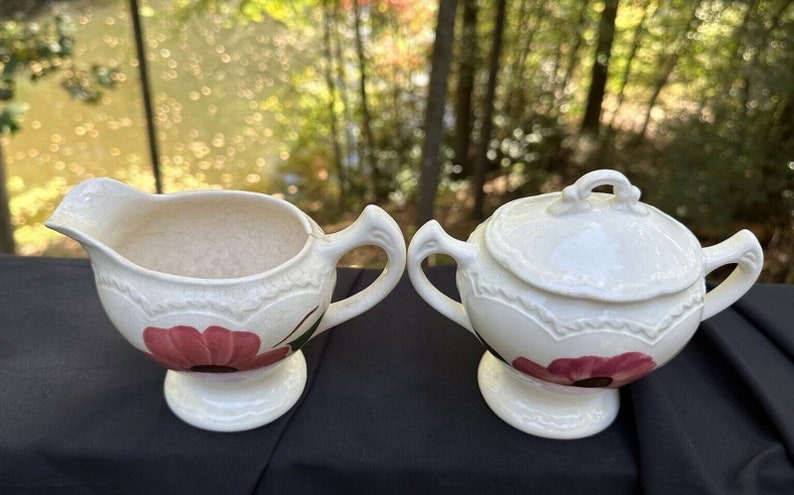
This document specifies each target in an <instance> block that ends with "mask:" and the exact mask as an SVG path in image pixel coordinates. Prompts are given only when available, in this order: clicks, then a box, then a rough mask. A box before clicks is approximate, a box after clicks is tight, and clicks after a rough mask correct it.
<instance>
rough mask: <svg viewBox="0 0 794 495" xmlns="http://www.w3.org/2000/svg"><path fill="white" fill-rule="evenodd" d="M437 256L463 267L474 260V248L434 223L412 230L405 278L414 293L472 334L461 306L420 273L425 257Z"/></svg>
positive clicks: (472, 331)
mask: <svg viewBox="0 0 794 495" xmlns="http://www.w3.org/2000/svg"><path fill="white" fill-rule="evenodd" d="M437 253H440V254H448V255H449V256H452V257H453V258H455V261H457V262H458V265H460V266H463V267H466V266H469V265H470V264H471V263H472V262H473V261H474V260H475V259H476V257H477V249H476V248H475V247H474V245H472V244H470V243H468V242H463V241H459V240H457V239H455V238H454V237H451V236H450V235H448V234H447V233H446V232H444V229H443V228H441V225H439V223H438V222H437V221H435V220H430V221H429V222H427V223H426V224H424V225H423V226H422V228H420V229H419V230H418V231H416V234H414V237H413V239H411V244H410V245H409V246H408V277H409V278H410V279H411V283H412V284H413V286H414V288H415V289H416V292H418V293H419V295H420V296H421V297H422V299H424V300H425V301H426V302H427V303H428V304H429V305H430V306H432V307H433V308H434V309H435V310H436V311H438V312H439V313H441V314H442V315H444V316H446V317H447V318H449V319H450V320H452V321H454V322H455V323H457V324H458V325H460V326H462V327H463V328H465V329H467V330H468V331H469V332H471V333H474V329H473V328H472V325H471V321H470V320H469V316H468V315H467V314H466V310H465V309H464V308H463V304H461V303H459V302H458V301H456V300H454V299H452V298H451V297H449V296H447V295H446V294H444V293H443V292H441V291H440V290H438V288H437V287H436V286H435V285H433V284H432V283H431V282H430V280H428V278H427V275H425V272H424V271H423V270H422V262H423V261H424V260H425V258H427V257H428V256H430V255H431V254H437ZM475 335H476V334H475Z"/></svg>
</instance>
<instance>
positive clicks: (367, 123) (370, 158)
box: [353, 0, 387, 203]
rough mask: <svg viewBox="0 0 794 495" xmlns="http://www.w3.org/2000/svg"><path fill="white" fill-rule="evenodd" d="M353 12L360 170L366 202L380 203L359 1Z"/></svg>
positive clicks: (382, 194) (383, 195)
mask: <svg viewBox="0 0 794 495" xmlns="http://www.w3.org/2000/svg"><path fill="white" fill-rule="evenodd" d="M353 12H354V21H355V35H356V54H357V55H358V71H359V81H358V91H359V96H360V98H361V127H362V130H363V132H364V146H363V149H362V150H361V151H362V153H361V158H362V165H363V167H362V169H363V170H364V172H365V174H366V175H368V176H369V184H368V188H369V192H368V194H367V196H369V197H368V198H367V200H368V201H374V202H376V203H380V202H381V201H382V200H383V199H384V198H385V195H386V194H387V192H384V191H383V190H382V187H381V178H380V176H379V175H380V174H379V172H380V170H379V169H378V167H377V164H376V163H375V138H374V137H373V135H372V116H371V114H370V111H369V99H368V97H367V59H366V55H365V54H364V41H363V40H362V37H361V5H360V4H359V0H353Z"/></svg>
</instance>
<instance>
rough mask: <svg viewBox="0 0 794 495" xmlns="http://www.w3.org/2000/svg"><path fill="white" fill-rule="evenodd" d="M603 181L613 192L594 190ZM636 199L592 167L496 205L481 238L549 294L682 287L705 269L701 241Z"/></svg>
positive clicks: (621, 294)
mask: <svg viewBox="0 0 794 495" xmlns="http://www.w3.org/2000/svg"><path fill="white" fill-rule="evenodd" d="M603 185H611V186H612V187H613V191H612V194H607V193H597V192H592V190H593V189H594V188H596V187H599V186H603ZM639 198H640V190H639V189H638V188H637V187H635V186H633V185H632V184H631V183H630V182H629V180H628V179H627V178H626V177H625V176H624V175H623V174H621V173H620V172H617V171H614V170H596V171H593V172H590V173H588V174H585V175H584V176H582V177H581V178H579V180H577V181H576V182H575V183H574V184H572V185H570V186H568V187H566V188H565V189H564V190H563V191H562V192H561V193H560V192H556V193H549V194H542V195H539V196H531V197H527V198H523V199H518V200H515V201H511V202H510V203H507V204H505V205H504V206H502V207H500V208H499V209H498V210H497V211H496V212H495V213H494V214H493V215H492V216H491V218H490V219H489V220H488V221H487V222H486V225H485V226H484V227H485V229H484V234H483V235H484V244H485V247H486V249H487V251H488V253H489V254H490V255H491V257H493V258H494V259H495V260H496V262H497V263H498V264H499V265H501V267H502V268H503V269H505V270H506V271H508V272H510V273H511V274H512V275H514V276H516V277H517V278H519V279H520V280H522V281H523V282H525V283H528V284H530V285H533V286H535V287H538V288H540V289H543V290H547V291H550V292H553V293H555V294H562V295H567V296H571V297H579V298H589V299H596V300H603V301H613V302H628V301H640V300H646V299H650V298H653V297H657V296H660V295H664V294H672V293H675V292H679V291H681V290H683V289H686V288H687V287H689V286H691V285H692V284H693V283H695V282H696V281H697V280H698V279H699V278H702V276H703V265H702V252H701V247H700V243H699V242H698V240H697V239H696V238H695V236H694V235H693V234H692V233H691V232H690V231H689V230H688V229H687V228H686V227H684V226H683V225H682V224H680V223H679V222H677V221H676V220H675V219H673V218H672V217H670V216H668V215H666V214H665V213H663V212H661V211H659V210H657V209H656V208H654V207H652V206H649V205H647V204H645V203H642V202H640V201H639Z"/></svg>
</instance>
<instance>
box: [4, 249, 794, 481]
mask: <svg viewBox="0 0 794 495" xmlns="http://www.w3.org/2000/svg"><path fill="white" fill-rule="evenodd" d="M376 275H377V272H375V271H370V270H356V269H341V270H340V271H339V278H338V284H337V289H336V294H335V297H336V298H340V297H343V296H345V295H347V294H350V293H352V292H355V291H357V290H360V289H361V288H363V287H364V286H366V285H367V284H369V283H370V282H371V281H372V280H373V279H374V277H375V276H376ZM428 275H429V278H430V279H431V280H432V281H433V282H434V283H435V284H437V285H438V286H439V287H441V288H442V289H443V290H445V291H447V292H448V293H450V294H454V293H455V288H454V267H439V268H431V269H430V270H429V272H428ZM792 322H794V286H790V285H759V286H756V287H754V288H753V289H752V290H751V291H750V292H749V293H748V294H747V295H746V296H745V297H744V298H743V299H742V300H741V301H740V302H738V303H737V304H735V305H734V306H733V307H732V308H730V309H728V310H726V311H725V312H723V313H721V314H719V315H717V316H715V317H714V318H712V319H710V320H708V321H706V322H704V323H703V324H702V325H701V328H700V330H699V331H698V333H697V334H696V336H695V337H694V339H693V340H692V342H690V344H689V345H688V346H687V347H686V348H685V350H684V351H683V352H681V353H680V354H679V355H678V356H677V357H676V358H675V359H674V360H673V361H671V362H670V363H669V364H667V365H666V366H664V367H662V368H661V369H659V370H657V371H655V372H654V373H652V374H651V375H649V376H647V377H646V378H643V379H642V380H640V381H638V382H636V383H634V384H632V385H631V386H628V387H625V388H623V389H622V390H621V400H622V405H621V410H620V413H619V415H618V418H617V420H616V421H615V423H614V424H613V425H612V426H611V427H609V428H608V429H607V430H605V431H604V432H602V433H600V434H598V435H596V436H593V437H590V438H586V439H581V440H573V441H555V440H547V439H542V438H536V437H532V436H529V435H526V434H524V433H521V432H519V431H518V430H515V429H513V428H512V427H510V426H508V425H507V424H505V423H503V422H502V421H501V420H499V419H498V418H497V417H496V416H495V415H494V414H493V413H492V412H491V411H490V409H488V407H487V406H486V405H485V402H484V401H483V399H482V398H481V396H480V393H479V391H478V388H477V383H476V371H477V365H478V362H479V359H480V356H481V355H482V352H483V349H481V348H480V346H479V344H478V343H477V341H476V340H475V339H474V338H473V337H471V336H470V334H469V333H468V332H466V331H464V330H462V329H461V328H459V327H457V326H456V325H455V324H454V323H451V322H450V321H448V320H446V319H444V318H443V317H442V316H441V315H439V314H438V313H436V312H435V311H434V310H433V309H431V308H430V307H429V306H427V304H425V303H424V302H423V301H422V300H421V299H420V298H419V296H418V295H417V294H416V293H415V292H414V290H413V288H412V287H411V284H410V282H409V281H408V279H407V277H404V278H403V280H402V281H401V282H400V284H399V285H398V286H397V288H396V289H395V291H394V292H393V293H392V294H391V295H390V296H389V297H388V298H387V299H385V300H384V301H383V302H382V303H381V304H380V305H378V306H377V307H376V308H374V309H373V310H371V311H369V312H367V313H365V314H363V315H361V316H359V317H357V318H355V319H353V320H351V321H349V322H347V323H344V324H342V325H340V326H338V327H337V328H334V329H332V330H330V331H328V332H326V333H324V334H322V335H320V336H319V337H317V338H316V339H314V340H312V341H311V342H310V343H309V344H307V346H306V347H305V348H304V353H305V355H306V359H307V362H308V371H309V381H308V384H307V387H306V391H305V392H304V395H303V397H302V398H301V401H300V402H299V403H298V404H297V405H296V406H295V407H294V408H293V409H292V410H291V411H290V412H289V413H288V414H286V415H285V416H284V417H282V418H280V419H279V420H277V421H275V422H274V423H271V424H270V425H267V426H264V427H262V428H258V429H256V430H252V431H248V432H243V433H211V432H207V431H202V430H199V429H196V428H193V427H191V426H189V425H187V424H185V423H183V422H181V421H180V420H178V419H177V418H176V417H175V416H174V415H173V414H172V413H171V412H170V410H169V409H168V407H167V406H166V404H165V401H164V398H163V393H162V386H163V377H164V374H165V370H164V369H163V368H161V367H159V366H158V365H156V364H155V363H153V362H151V361H149V360H148V359H147V358H146V357H144V356H143V355H142V354H141V353H139V352H137V351H136V350H134V349H133V348H132V347H131V346H130V345H129V344H128V343H127V342H126V341H125V340H124V339H123V338H122V337H121V335H120V334H119V333H118V332H116V331H115V330H114V329H113V327H112V325H111V324H110V322H109V321H108V319H107V317H106V316H105V314H104V312H103V310H102V308H101V306H100V304H99V301H98V299H97V294H96V290H95V288H94V282H93V275H92V272H91V268H90V266H89V264H88V262H87V260H59V259H47V258H22V257H0V493H13V494H16V493H23V494H24V493H41V494H53V493H56V494H60V493H80V494H82V493H86V494H88V493H101V494H105V493H129V494H141V493H164V494H180V493H186V494H187V493H189V494H202V493H207V494H219V493H223V494H238V493H239V494H244V493H333V492H343V493H346V494H349V493H362V494H372V493H410V494H417V493H434V494H435V493H454V494H463V493H473V494H475V493H476V494H481V493H545V494H554V493H561V494H562V493H565V494H571V493H588V494H599V493H604V494H620V493H647V494H666V493H671V494H673V493H674V494H683V493H687V494H689V493H713V494H729V493H747V494H757V493H763V494H766V493H781V494H792V493H794V324H792Z"/></svg>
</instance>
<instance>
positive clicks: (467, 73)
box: [455, 0, 479, 177]
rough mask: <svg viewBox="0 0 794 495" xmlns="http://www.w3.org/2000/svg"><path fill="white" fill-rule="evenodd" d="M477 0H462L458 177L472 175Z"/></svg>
mask: <svg viewBox="0 0 794 495" xmlns="http://www.w3.org/2000/svg"><path fill="white" fill-rule="evenodd" d="M477 13H478V7H477V0H463V14H462V17H463V19H462V21H463V26H462V30H463V33H462V35H461V40H460V55H459V56H460V62H459V64H458V94H457V102H456V104H455V114H456V120H455V161H456V162H457V164H458V165H460V167H461V170H460V172H459V173H458V174H457V175H458V176H459V177H469V176H471V174H472V170H473V168H474V167H473V164H472V160H473V158H474V156H473V151H474V150H473V149H472V148H473V147H472V144H471V131H472V125H473V121H474V113H473V112H472V105H473V101H474V76H475V75H476V73H477V60H478V59H479V44H478V43H477Z"/></svg>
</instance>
